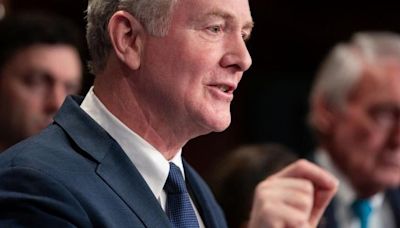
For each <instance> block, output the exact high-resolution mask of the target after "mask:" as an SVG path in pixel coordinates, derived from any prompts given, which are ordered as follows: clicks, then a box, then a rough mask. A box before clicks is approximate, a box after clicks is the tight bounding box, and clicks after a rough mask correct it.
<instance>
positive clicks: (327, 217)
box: [318, 189, 400, 228]
mask: <svg viewBox="0 0 400 228" xmlns="http://www.w3.org/2000/svg"><path fill="white" fill-rule="evenodd" d="M385 195H386V197H387V198H388V200H389V202H390V206H391V208H392V212H393V217H394V219H395V221H394V224H395V226H396V227H400V189H391V190H388V191H386V193H385ZM318 227H319V228H341V227H339V226H338V221H337V219H336V213H335V199H333V201H332V202H331V203H330V204H329V206H328V208H327V209H326V211H325V213H324V215H323V217H322V219H321V222H320V225H319V226H318Z"/></svg>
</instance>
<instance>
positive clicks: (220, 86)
mask: <svg viewBox="0 0 400 228" xmlns="http://www.w3.org/2000/svg"><path fill="white" fill-rule="evenodd" d="M209 88H210V90H211V92H212V94H213V96H214V97H215V98H217V99H219V100H223V101H226V102H231V101H232V100H233V92H234V91H235V89H236V85H235V84H233V83H215V84H211V85H209Z"/></svg>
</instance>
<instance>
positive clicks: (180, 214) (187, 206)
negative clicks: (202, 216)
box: [164, 162, 199, 228]
mask: <svg viewBox="0 0 400 228" xmlns="http://www.w3.org/2000/svg"><path fill="white" fill-rule="evenodd" d="M169 164H170V169H169V174H168V178H167V181H166V182H165V185H164V191H165V192H166V193H167V206H166V209H165V211H166V213H167V215H168V218H169V220H170V221H171V223H172V225H173V227H175V228H198V227H199V223H198V221H197V218H196V214H195V212H194V209H193V207H192V204H191V202H190V197H189V193H188V191H187V188H186V184H185V180H184V179H183V176H182V173H181V170H180V169H179V168H178V167H177V166H176V165H175V164H174V163H172V162H170V163H169Z"/></svg>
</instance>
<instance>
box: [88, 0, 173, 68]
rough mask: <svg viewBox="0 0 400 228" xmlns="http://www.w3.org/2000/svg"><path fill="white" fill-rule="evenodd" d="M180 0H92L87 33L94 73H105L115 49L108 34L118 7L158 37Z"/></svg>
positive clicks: (165, 29)
mask: <svg viewBox="0 0 400 228" xmlns="http://www.w3.org/2000/svg"><path fill="white" fill-rule="evenodd" d="M177 2H178V0H89V4H88V8H87V32H86V39H87V42H88V47H89V52H90V54H91V57H92V61H91V64H90V67H91V70H92V71H93V73H98V72H101V71H102V70H103V69H104V67H105V65H106V63H107V59H108V56H109V54H110V51H111V49H112V46H111V42H110V37H109V34H108V29H107V27H108V22H109V20H110V18H111V17H112V15H113V14H114V13H115V12H116V11H118V10H124V11H127V12H128V13H130V14H132V15H133V16H134V17H136V19H138V20H139V22H140V23H142V25H143V26H144V27H145V29H146V30H147V32H148V33H149V34H151V35H154V36H164V35H166V34H167V32H168V28H169V23H170V17H171V13H172V10H173V7H174V6H175V4H176V3H177Z"/></svg>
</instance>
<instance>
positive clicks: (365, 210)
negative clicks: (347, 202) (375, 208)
mask: <svg viewBox="0 0 400 228" xmlns="http://www.w3.org/2000/svg"><path fill="white" fill-rule="evenodd" d="M351 209H352V210H353V212H354V214H355V215H356V216H357V217H358V218H359V219H360V222H361V227H363V228H364V227H368V225H367V224H368V218H369V216H370V214H371V212H372V205H371V202H370V201H369V200H368V199H357V200H355V201H354V202H353V203H352V205H351Z"/></svg>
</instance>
